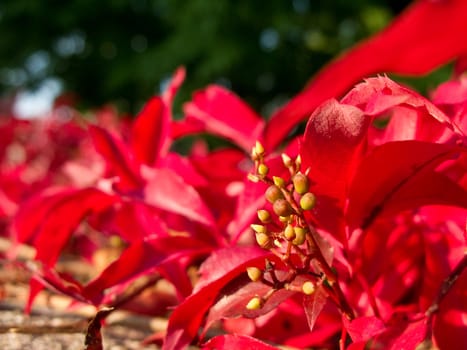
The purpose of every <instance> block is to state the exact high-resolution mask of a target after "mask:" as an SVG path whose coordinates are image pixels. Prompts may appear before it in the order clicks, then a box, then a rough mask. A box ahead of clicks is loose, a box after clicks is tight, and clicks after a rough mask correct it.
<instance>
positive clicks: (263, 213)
mask: <svg viewBox="0 0 467 350" xmlns="http://www.w3.org/2000/svg"><path fill="white" fill-rule="evenodd" d="M257 214H258V219H259V220H260V221H261V222H262V223H263V224H266V223H268V222H271V214H270V213H269V212H268V211H267V210H265V209H260V210H258V213H257Z"/></svg>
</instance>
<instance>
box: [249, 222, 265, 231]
mask: <svg viewBox="0 0 467 350" xmlns="http://www.w3.org/2000/svg"><path fill="white" fill-rule="evenodd" d="M250 227H251V228H252V229H253V231H255V232H256V233H266V232H267V231H268V230H267V229H266V226H264V225H255V224H251V225H250Z"/></svg>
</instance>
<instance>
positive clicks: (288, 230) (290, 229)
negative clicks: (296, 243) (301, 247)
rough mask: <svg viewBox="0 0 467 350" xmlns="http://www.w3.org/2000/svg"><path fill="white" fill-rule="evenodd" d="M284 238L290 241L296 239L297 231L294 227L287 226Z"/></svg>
mask: <svg viewBox="0 0 467 350" xmlns="http://www.w3.org/2000/svg"><path fill="white" fill-rule="evenodd" d="M284 237H285V239H286V240H288V241H292V240H293V239H295V231H294V228H293V226H292V225H290V224H289V225H287V226H286V227H285V230H284Z"/></svg>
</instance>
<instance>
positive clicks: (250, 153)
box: [0, 0, 467, 350]
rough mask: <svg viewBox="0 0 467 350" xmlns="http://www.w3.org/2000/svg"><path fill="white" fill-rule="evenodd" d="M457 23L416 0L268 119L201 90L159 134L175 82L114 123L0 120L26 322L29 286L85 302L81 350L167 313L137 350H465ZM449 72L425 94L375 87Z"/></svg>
mask: <svg viewBox="0 0 467 350" xmlns="http://www.w3.org/2000/svg"><path fill="white" fill-rule="evenodd" d="M466 11H467V7H466V2H465V1H461V0H452V1H447V0H446V1H428V0H419V1H416V2H415V3H414V4H412V6H410V7H409V8H408V9H407V10H406V11H405V12H404V13H402V14H401V16H400V17H399V18H398V19H397V20H396V21H395V22H394V23H392V24H391V25H390V26H389V27H388V28H387V29H386V30H385V31H383V32H381V33H380V34H377V35H376V36H374V37H373V38H370V39H369V40H368V41H366V42H364V43H362V44H360V45H359V46H357V47H355V48H353V49H351V50H350V51H349V52H348V53H346V54H345V55H343V56H342V57H340V58H339V59H337V60H335V61H334V62H332V63H330V64H329V65H328V66H327V67H325V68H324V69H323V70H322V71H321V72H320V73H319V74H318V75H317V76H316V77H315V78H314V79H313V80H311V82H310V83H309V84H308V85H307V86H306V87H305V89H304V90H303V91H302V92H301V93H299V94H298V95H297V96H295V97H294V98H292V99H291V101H290V102H289V103H287V104H286V105H284V106H283V107H282V108H280V109H279V110H278V111H277V112H276V113H274V114H273V115H272V116H271V117H270V118H269V119H266V118H263V117H261V116H259V115H258V114H257V113H256V112H255V111H253V110H252V109H251V108H250V107H249V106H248V105H246V104H245V103H244V102H243V101H242V100H241V99H240V98H239V97H238V96H236V95H235V94H234V93H233V92H231V91H229V90H227V89H225V88H223V87H220V86H217V85H211V86H208V87H207V88H205V89H203V90H201V91H198V92H196V93H195V94H194V96H193V98H192V100H191V101H189V102H187V103H185V105H184V108H183V118H182V119H179V120H174V119H173V118H172V102H173V99H174V97H175V95H176V93H177V90H178V89H179V87H180V85H181V84H182V83H183V81H184V79H185V70H184V69H183V68H180V69H179V70H177V71H176V72H175V73H174V75H173V78H172V80H171V83H170V84H169V86H168V88H167V90H165V91H164V92H163V93H162V94H161V95H159V96H154V97H152V98H151V99H150V100H149V101H148V102H147V104H146V105H145V106H144V107H143V109H142V110H141V112H140V113H139V114H138V115H136V116H135V117H134V118H131V119H130V118H125V117H122V116H119V115H118V113H117V112H116V111H115V110H113V109H112V108H103V109H100V110H98V111H95V112H94V113H92V116H91V117H90V118H84V117H83V116H82V115H81V114H80V113H79V112H77V111H75V110H74V109H73V108H72V107H71V106H57V108H56V109H55V110H54V112H53V113H52V115H51V116H48V117H47V118H43V119H40V120H35V121H20V120H18V119H16V118H15V117H14V115H8V116H5V118H2V120H1V124H0V133H1V135H2V137H1V138H0V151H1V152H0V155H1V159H0V161H1V162H0V165H1V167H0V172H1V176H0V183H1V187H0V219H1V235H2V236H3V237H6V238H8V239H10V240H11V241H12V242H14V244H15V246H16V248H17V249H19V248H18V247H19V246H20V244H22V245H28V246H31V247H34V250H35V258H34V259H33V260H28V261H23V260H20V259H16V249H13V250H12V251H10V252H5V253H3V254H2V258H4V259H9V260H11V261H16V263H17V264H18V265H19V266H22V267H23V268H25V269H27V270H29V271H31V272H32V273H33V275H32V276H33V277H32V278H31V281H30V292H29V293H30V294H29V300H28V302H27V303H26V305H25V307H26V311H30V310H31V308H32V307H33V303H34V300H35V298H36V296H37V295H38V293H39V292H40V291H41V290H42V289H43V288H44V287H47V288H50V289H52V290H54V291H55V292H58V293H61V294H64V295H67V296H68V297H70V300H72V304H73V305H74V306H76V305H77V304H78V305H79V304H87V305H93V306H94V307H95V308H96V317H95V318H94V319H93V320H92V322H91V323H90V327H89V331H88V337H87V338H86V344H87V345H86V346H87V348H88V349H94V348H93V347H92V346H95V348H96V349H97V348H100V346H101V342H100V337H101V334H100V327H101V321H102V320H103V319H105V317H106V316H107V315H109V314H110V313H112V312H113V311H114V310H118V309H124V310H130V311H133V312H136V313H144V314H149V315H151V316H159V317H165V318H166V319H167V320H168V325H167V328H166V330H165V331H164V332H163V333H157V334H154V336H152V337H151V338H150V339H147V340H146V341H147V342H153V343H157V344H159V345H161V346H162V348H163V349H185V348H187V347H188V346H190V345H192V346H197V347H200V348H203V349H237V348H242V347H243V348H255V349H265V350H270V349H277V348H278V347H279V346H288V347H291V348H300V349H302V348H326V349H348V350H355V349H418V350H422V349H436V348H439V349H454V348H467V322H466V319H467V304H466V300H467V295H466V294H467V273H466V272H465V268H466V265H467V257H466V254H467V250H466V249H467V246H466V243H467V242H466V240H467V233H466V218H467V176H466V174H467V172H466V169H467V148H466V130H467V77H466V75H465V69H466V67H467V66H466V64H465V62H466V57H467V46H466V45H465V42H466V41H465V40H464V39H465V35H467V26H466V23H467V22H466V21H465V20H464V14H465V12H466ZM433 23H436V24H437V25H436V26H435V27H436V29H435V27H434V26H432V24H433ZM427 37H429V40H426V38H427ZM453 60H455V64H454V65H453V76H452V77H451V78H450V79H449V80H448V81H446V82H445V83H443V84H441V85H440V86H438V87H436V88H434V89H433V91H431V93H430V97H429V98H428V97H424V96H422V95H421V94H419V93H417V92H416V91H413V90H412V89H410V88H408V87H406V86H403V85H401V84H399V83H397V82H396V81H394V80H392V79H390V78H388V77H387V76H386V75H384V74H385V73H399V74H418V75H420V74H425V73H427V72H428V71H431V70H433V69H435V68H437V67H439V66H440V65H442V64H446V63H447V62H450V61H453ZM376 73H381V74H380V75H377V74H376ZM375 74H376V75H375ZM64 113H65V114H66V116H67V118H66V119H64V118H63V114H64ZM302 122H304V123H305V125H303V126H304V128H300V126H301V125H302V124H301V123H302ZM294 130H295V131H294ZM296 130H304V131H303V132H299V131H296ZM206 133H207V134H211V135H213V136H215V137H217V138H220V139H225V140H226V142H224V143H222V144H223V146H222V147H219V148H214V149H213V148H210V147H209V146H208V144H207V143H206V141H205V139H204V138H203V137H198V136H197V135H198V134H206ZM187 136H191V137H192V138H194V140H195V141H194V142H193V143H192V145H191V148H190V150H189V152H188V153H187V154H184V155H182V154H180V153H177V152H176V151H175V149H176V143H177V142H178V140H180V139H184V138H186V137H187ZM102 252H112V254H113V255H112V258H108V259H107V260H105V261H104V263H98V262H99V260H98V257H99V256H100V255H101V253H102ZM70 257H73V258H74V259H79V260H81V261H84V262H85V263H86V264H88V265H89V266H92V267H93V269H92V271H93V273H92V274H91V275H89V276H76V275H75V274H74V271H63V270H62V269H61V263H62V262H63V261H64V260H66V259H69V258H70ZM163 283H165V285H166V286H167V283H168V284H169V285H171V288H161V286H163V285H164V284H163ZM144 291H146V292H147V291H151V293H150V294H149V295H150V297H148V293H143V292H144Z"/></svg>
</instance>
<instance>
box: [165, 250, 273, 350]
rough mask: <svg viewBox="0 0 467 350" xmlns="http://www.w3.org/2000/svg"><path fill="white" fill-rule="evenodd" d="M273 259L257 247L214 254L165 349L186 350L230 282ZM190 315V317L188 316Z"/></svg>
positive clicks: (172, 325) (175, 316) (177, 313)
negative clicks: (260, 262)
mask: <svg viewBox="0 0 467 350" xmlns="http://www.w3.org/2000/svg"><path fill="white" fill-rule="evenodd" d="M268 257H269V258H271V256H270V253H268V252H266V251H264V250H262V249H259V248H256V247H233V248H227V249H223V250H219V251H214V252H213V253H212V254H211V256H210V257H209V258H208V259H207V260H206V261H205V262H204V263H203V265H202V266H201V268H200V273H201V278H200V280H199V282H198V284H197V285H196V287H195V289H194V291H193V294H192V295H190V296H189V297H188V298H187V299H185V300H184V301H183V302H182V303H181V304H180V305H179V306H178V307H177V308H176V309H175V310H174V312H173V313H172V315H171V316H170V318H169V325H168V328H167V335H166V338H165V341H164V346H163V349H167V350H168V349H170V350H178V349H185V348H186V346H187V345H188V344H189V343H190V342H191V341H192V340H193V338H195V336H196V335H197V333H198V330H199V328H200V326H201V324H202V322H203V319H204V315H205V313H206V312H207V311H208V310H209V308H210V306H211V305H212V303H213V302H214V300H215V299H216V297H217V296H218V294H219V291H220V290H221V289H222V287H223V286H225V285H226V284H227V283H228V282H229V281H231V280H232V279H233V278H235V277H236V276H238V275H239V274H241V273H243V272H244V271H245V269H246V267H247V266H250V265H249V264H253V263H254V262H255V261H264V259H265V258H268ZM187 315H189V317H187Z"/></svg>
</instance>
